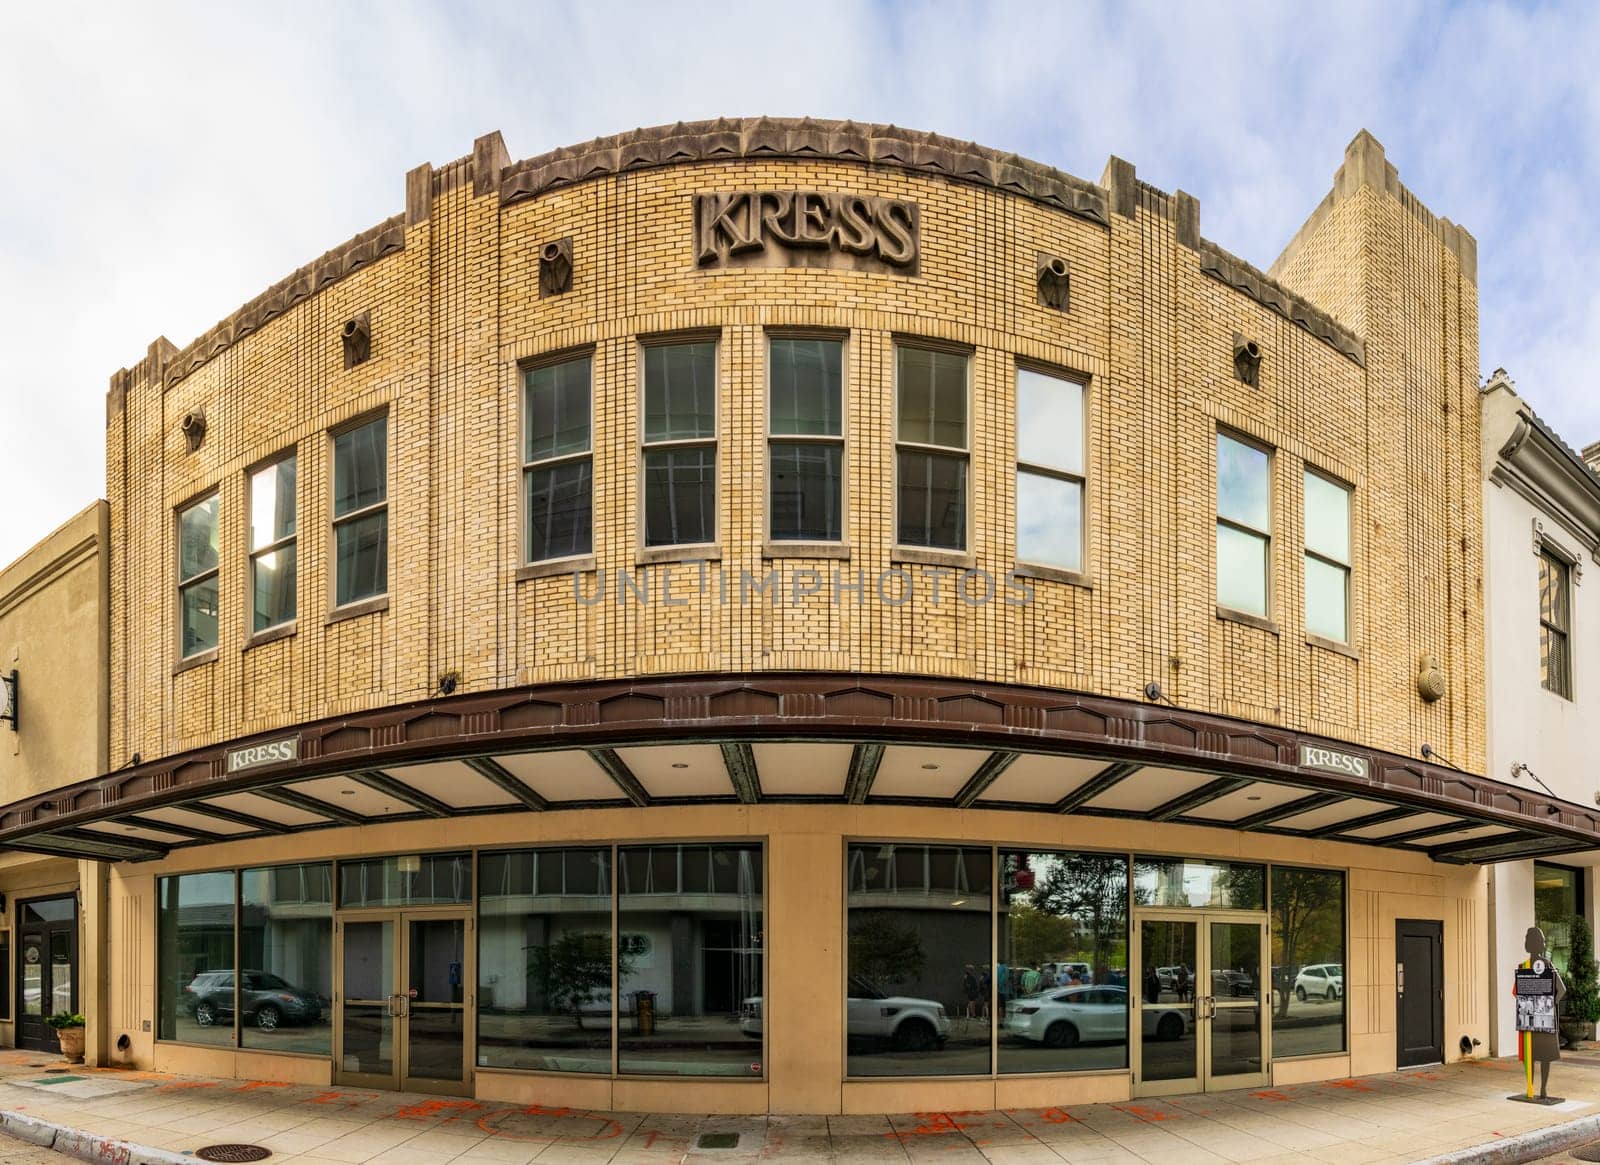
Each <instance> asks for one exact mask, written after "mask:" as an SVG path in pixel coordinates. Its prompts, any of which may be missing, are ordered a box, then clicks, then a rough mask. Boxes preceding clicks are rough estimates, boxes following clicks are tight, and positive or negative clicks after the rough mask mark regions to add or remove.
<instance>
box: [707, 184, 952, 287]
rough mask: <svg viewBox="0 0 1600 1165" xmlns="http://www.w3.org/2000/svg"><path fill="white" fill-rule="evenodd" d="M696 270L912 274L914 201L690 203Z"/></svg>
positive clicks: (780, 195) (821, 196) (774, 197)
mask: <svg viewBox="0 0 1600 1165" xmlns="http://www.w3.org/2000/svg"><path fill="white" fill-rule="evenodd" d="M694 238H695V263H696V264H697V265H698V266H701V267H845V268H849V267H855V268H861V269H864V270H869V271H895V272H898V273H900V274H903V275H915V274H917V271H918V265H919V263H920V262H921V257H922V247H921V217H920V213H919V210H918V207H917V204H916V203H914V202H905V201H902V200H900V199H895V198H868V197H866V196H864V195H860V194H845V193H840V192H837V191H816V190H740V191H735V192H733V193H731V194H720V193H719V194H697V195H695V198H694Z"/></svg>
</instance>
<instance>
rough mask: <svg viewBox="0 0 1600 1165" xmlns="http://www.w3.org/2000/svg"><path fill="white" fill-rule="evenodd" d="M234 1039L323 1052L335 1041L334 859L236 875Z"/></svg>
mask: <svg viewBox="0 0 1600 1165" xmlns="http://www.w3.org/2000/svg"><path fill="white" fill-rule="evenodd" d="M239 962H240V965H241V966H240V971H239V985H238V988H239V1021H240V1022H239V1043H240V1044H241V1046H243V1047H246V1048H255V1049H258V1050H260V1051H266V1052H304V1053H308V1054H312V1055H319V1056H326V1055H329V1054H330V1053H331V1052H332V1048H333V1012H332V1002H333V867H332V866H331V865H330V864H329V863H328V862H311V863H306V864H304V865H293V866H271V867H266V868H258V869H250V870H244V871H242V872H241V873H240V875H239Z"/></svg>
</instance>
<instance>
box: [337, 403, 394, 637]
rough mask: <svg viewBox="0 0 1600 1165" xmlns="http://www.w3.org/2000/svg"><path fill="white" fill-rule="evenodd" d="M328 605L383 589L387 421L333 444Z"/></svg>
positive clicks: (384, 591) (385, 575)
mask: <svg viewBox="0 0 1600 1165" xmlns="http://www.w3.org/2000/svg"><path fill="white" fill-rule="evenodd" d="M333 552H334V568H333V575H334V584H333V602H334V606H336V607H344V606H348V605H349V604H351V603H359V602H360V601H361V600H363V599H371V598H375V597H377V596H378V595H383V594H387V593H388V590H389V421H388V418H387V417H379V418H378V419H377V420H375V421H369V422H367V423H366V424H365V425H362V426H361V427H360V428H356V429H348V430H346V431H345V432H343V433H339V434H337V435H336V436H335V437H334V439H333Z"/></svg>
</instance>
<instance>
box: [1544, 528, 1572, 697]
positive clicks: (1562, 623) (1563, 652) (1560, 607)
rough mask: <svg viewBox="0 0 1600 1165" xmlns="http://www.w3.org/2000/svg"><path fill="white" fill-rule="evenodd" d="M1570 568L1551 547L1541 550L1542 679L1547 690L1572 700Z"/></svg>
mask: <svg viewBox="0 0 1600 1165" xmlns="http://www.w3.org/2000/svg"><path fill="white" fill-rule="evenodd" d="M1571 575H1572V572H1571V569H1570V568H1569V567H1568V566H1567V564H1566V563H1565V562H1563V561H1562V560H1561V559H1559V558H1557V557H1556V556H1555V555H1553V554H1551V553H1550V552H1549V551H1548V550H1541V551H1540V552H1539V678H1540V682H1541V683H1543V684H1544V687H1545V689H1546V690H1547V691H1551V692H1554V693H1555V694H1556V695H1558V696H1561V697H1563V698H1564V699H1568V700H1570V699H1572V653H1571V651H1570V649H1569V648H1568V646H1567V634H1568V632H1569V630H1570V628H1571V611H1572V603H1571V592H1570V589H1569V588H1570V585H1571V584H1570V581H1569V580H1570V579H1571Z"/></svg>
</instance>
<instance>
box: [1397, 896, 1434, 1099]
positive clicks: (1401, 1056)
mask: <svg viewBox="0 0 1600 1165" xmlns="http://www.w3.org/2000/svg"><path fill="white" fill-rule="evenodd" d="M1443 948H1444V924H1443V923H1440V922H1422V921H1418V920H1415V919H1409V918H1401V919H1397V920H1396V922H1395V924H1394V950H1395V956H1394V957H1395V985H1394V988H1395V1008H1394V1010H1395V1032H1396V1038H1397V1039H1398V1041H1399V1047H1398V1049H1397V1055H1396V1060H1395V1063H1396V1064H1397V1065H1398V1066H1399V1067H1401V1068H1409V1067H1411V1066H1413V1065H1415V1064H1438V1063H1442V1062H1443V1060H1444V959H1443Z"/></svg>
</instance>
